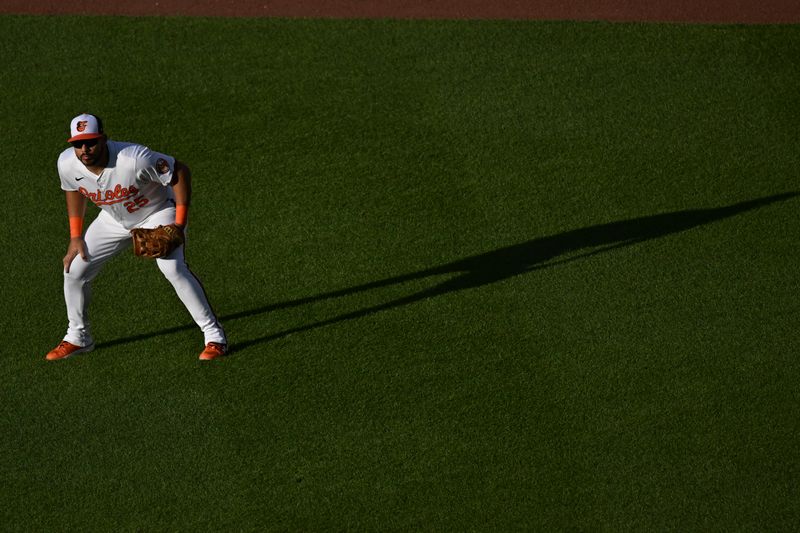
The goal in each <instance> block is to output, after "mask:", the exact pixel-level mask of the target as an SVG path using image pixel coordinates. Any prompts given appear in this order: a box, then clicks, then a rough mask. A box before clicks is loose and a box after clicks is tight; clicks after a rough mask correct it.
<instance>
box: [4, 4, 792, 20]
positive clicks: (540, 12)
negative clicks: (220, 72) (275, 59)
mask: <svg viewBox="0 0 800 533" xmlns="http://www.w3.org/2000/svg"><path fill="white" fill-rule="evenodd" d="M0 13H18V14H42V15H44V14H49V15H53V14H55V15H58V14H64V15H66V14H94V15H129V16H143V15H187V16H222V17H311V18H400V19H532V20H606V21H617V22H632V21H649V22H658V21H661V22H693V23H724V24H731V23H737V24H776V23H780V24H789V23H800V1H798V0H757V1H756V0H703V1H698V0H644V1H643V0H493V1H486V0H430V1H426V0H199V1H198V0H127V1H125V2H102V3H101V2H97V3H88V4H87V3H82V2H64V1H63V0H40V1H38V2H37V1H30V0H0Z"/></svg>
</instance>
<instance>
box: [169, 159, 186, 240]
mask: <svg viewBox="0 0 800 533" xmlns="http://www.w3.org/2000/svg"><path fill="white" fill-rule="evenodd" d="M169 184H170V185H171V186H172V192H173V194H174V195H175V204H176V210H177V211H181V210H183V213H184V215H183V217H181V216H178V217H177V218H176V224H178V225H179V226H185V225H186V221H185V213H186V209H188V208H189V204H190V203H191V200H192V171H191V170H189V167H187V166H186V165H185V164H183V163H182V162H180V161H178V160H177V159H176V160H175V171H174V172H173V173H172V181H171V182H170V183H169ZM178 206H182V207H178Z"/></svg>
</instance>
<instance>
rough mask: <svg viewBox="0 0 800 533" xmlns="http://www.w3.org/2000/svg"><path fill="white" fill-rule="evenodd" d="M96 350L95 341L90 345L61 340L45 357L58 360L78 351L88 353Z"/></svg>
mask: <svg viewBox="0 0 800 533" xmlns="http://www.w3.org/2000/svg"><path fill="white" fill-rule="evenodd" d="M92 350H94V343H92V344H90V345H89V346H75V345H74V344H72V343H70V342H67V341H61V342H60V343H58V346H56V347H55V348H53V349H52V350H50V352H49V353H48V354H47V355H46V356H45V359H47V360H48V361H57V360H59V359H66V358H67V357H70V356H72V355H75V354H76V353H86V352H91V351H92Z"/></svg>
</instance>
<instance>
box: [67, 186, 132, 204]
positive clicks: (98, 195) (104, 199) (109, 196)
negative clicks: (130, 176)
mask: <svg viewBox="0 0 800 533" xmlns="http://www.w3.org/2000/svg"><path fill="white" fill-rule="evenodd" d="M78 192H79V193H81V194H82V195H84V196H85V197H86V198H88V199H89V200H91V201H92V202H94V203H95V204H96V205H111V204H118V203H119V202H123V201H125V200H127V199H128V198H130V197H132V196H136V195H137V194H139V189H137V188H136V187H133V186H131V187H130V188H126V187H123V186H122V185H117V186H116V187H114V190H107V191H104V190H102V189H97V192H89V191H88V190H86V189H85V188H83V187H80V188H79V189H78Z"/></svg>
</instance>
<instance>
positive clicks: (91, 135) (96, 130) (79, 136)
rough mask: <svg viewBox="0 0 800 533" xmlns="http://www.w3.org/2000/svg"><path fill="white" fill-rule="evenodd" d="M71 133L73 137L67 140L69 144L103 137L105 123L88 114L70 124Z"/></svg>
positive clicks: (76, 118) (78, 117) (80, 116)
mask: <svg viewBox="0 0 800 533" xmlns="http://www.w3.org/2000/svg"><path fill="white" fill-rule="evenodd" d="M69 133H70V135H72V136H71V137H70V138H69V139H67V142H68V143H71V142H73V141H83V140H85V139H96V138H98V137H102V136H103V121H102V120H100V117H96V116H94V115H90V114H88V113H84V114H82V115H78V116H77V117H75V118H73V119H72V122H70V123H69Z"/></svg>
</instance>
